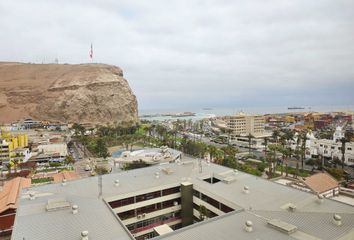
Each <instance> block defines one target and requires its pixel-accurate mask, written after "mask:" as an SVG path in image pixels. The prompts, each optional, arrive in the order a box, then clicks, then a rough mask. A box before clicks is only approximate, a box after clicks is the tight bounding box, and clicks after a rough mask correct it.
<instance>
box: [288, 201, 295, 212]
mask: <svg viewBox="0 0 354 240" xmlns="http://www.w3.org/2000/svg"><path fill="white" fill-rule="evenodd" d="M288 210H289V211H290V212H295V210H296V206H295V205H294V204H292V203H289V205H288Z"/></svg>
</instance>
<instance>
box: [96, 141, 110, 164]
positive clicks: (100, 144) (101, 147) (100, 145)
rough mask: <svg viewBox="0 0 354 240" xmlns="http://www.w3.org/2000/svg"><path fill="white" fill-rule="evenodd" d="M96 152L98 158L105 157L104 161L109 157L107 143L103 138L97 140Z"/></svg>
mask: <svg viewBox="0 0 354 240" xmlns="http://www.w3.org/2000/svg"><path fill="white" fill-rule="evenodd" d="M96 152H97V153H98V156H100V157H103V158H104V159H106V158H107V157H108V156H109V153H108V149H107V146H106V143H105V142H104V140H103V139H101V138H99V139H98V140H97V144H96Z"/></svg>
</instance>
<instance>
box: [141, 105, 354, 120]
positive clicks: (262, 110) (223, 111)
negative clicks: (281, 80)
mask: <svg viewBox="0 0 354 240" xmlns="http://www.w3.org/2000/svg"><path fill="white" fill-rule="evenodd" d="M288 107H293V106H273V107H232V108H230V107H228V108H208V109H206V108H170V109H139V115H140V116H142V115H146V114H168V113H183V112H193V113H196V115H195V116H192V117H170V116H158V117H146V118H145V117H141V119H147V120H157V121H163V120H167V119H181V120H183V119H192V120H199V119H203V118H208V117H214V116H227V115H232V114H236V113H238V112H244V113H248V114H267V113H293V112H336V111H354V105H336V106H334V105H332V106H299V107H304V109H288Z"/></svg>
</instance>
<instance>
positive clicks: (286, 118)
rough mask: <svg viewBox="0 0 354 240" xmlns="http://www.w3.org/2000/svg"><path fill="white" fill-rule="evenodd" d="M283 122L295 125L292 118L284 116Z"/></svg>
mask: <svg viewBox="0 0 354 240" xmlns="http://www.w3.org/2000/svg"><path fill="white" fill-rule="evenodd" d="M285 122H287V123H295V117H293V116H286V117H285Z"/></svg>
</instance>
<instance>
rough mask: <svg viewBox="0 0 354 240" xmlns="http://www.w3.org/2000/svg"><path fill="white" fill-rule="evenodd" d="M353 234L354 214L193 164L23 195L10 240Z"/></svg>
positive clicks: (339, 206)
mask: <svg viewBox="0 0 354 240" xmlns="http://www.w3.org/2000/svg"><path fill="white" fill-rule="evenodd" d="M202 209H204V210H202ZM334 213H337V214H335V215H334ZM338 213H339V214H338ZM340 215H343V216H342V217H341V216H340ZM200 221H202V222H200ZM58 226H61V227H58ZM162 228H163V229H164V231H161V229H162ZM353 228H354V209H353V207H352V206H349V205H347V204H343V203H340V202H336V201H333V200H331V199H327V198H322V196H320V197H318V196H316V195H314V194H311V193H309V192H304V191H300V190H297V189H293V188H289V187H287V186H283V185H280V184H276V183H274V182H271V181H267V180H265V179H262V178H259V177H256V176H253V175H249V174H246V173H242V172H238V171H234V170H233V169H229V168H226V167H223V166H220V165H216V164H210V163H207V162H204V161H202V162H199V164H198V162H194V160H192V161H188V162H181V163H170V164H164V165H155V166H152V167H147V168H142V169H136V170H132V171H124V172H119V173H112V174H108V175H103V176H101V177H91V178H84V179H80V180H75V181H63V182H62V183H58V184H50V185H42V186H36V187H32V188H31V189H29V190H28V191H22V192H21V194H20V196H19V200H18V209H17V213H16V220H15V225H14V228H13V234H12V238H11V239H13V240H22V239H23V238H25V239H36V240H47V239H48V236H50V239H52V240H62V239H66V240H74V239H80V240H88V239H121V240H135V239H139V240H140V239H149V238H156V239H170V240H178V239H195V240H209V239H210V240H215V239H220V240H227V239H240V240H246V239H247V240H248V239H279V240H281V239H284V240H285V239H294V240H295V239H325V240H327V239H328V240H332V239H337V240H339V239H353V237H354V232H353V231H352V230H353Z"/></svg>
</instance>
